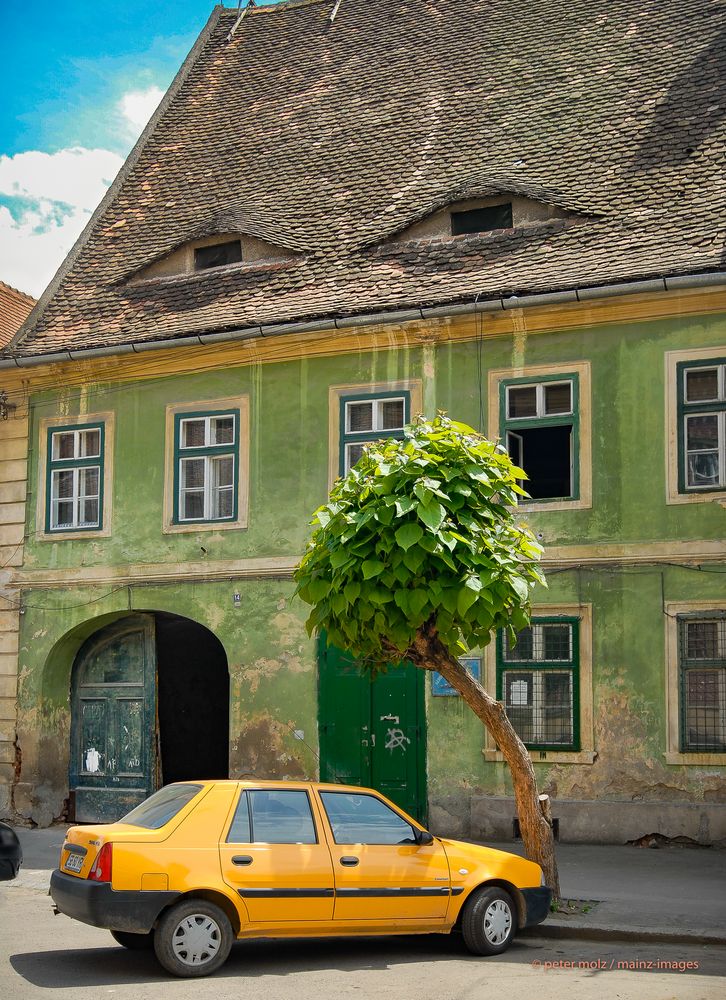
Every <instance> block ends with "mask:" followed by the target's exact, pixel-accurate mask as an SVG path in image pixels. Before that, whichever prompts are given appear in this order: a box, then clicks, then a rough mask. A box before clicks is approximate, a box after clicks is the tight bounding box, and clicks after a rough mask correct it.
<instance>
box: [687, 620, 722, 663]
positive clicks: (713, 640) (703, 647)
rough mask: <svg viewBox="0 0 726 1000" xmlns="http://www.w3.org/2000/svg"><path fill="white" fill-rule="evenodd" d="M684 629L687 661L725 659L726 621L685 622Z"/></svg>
mask: <svg viewBox="0 0 726 1000" xmlns="http://www.w3.org/2000/svg"><path fill="white" fill-rule="evenodd" d="M685 629H686V651H685V652H686V659H687V660H718V659H721V658H723V657H726V619H722V620H718V619H712V620H709V621H705V622H704V621H701V622H698V621H696V622H694V621H687V622H685ZM719 639H720V641H719Z"/></svg>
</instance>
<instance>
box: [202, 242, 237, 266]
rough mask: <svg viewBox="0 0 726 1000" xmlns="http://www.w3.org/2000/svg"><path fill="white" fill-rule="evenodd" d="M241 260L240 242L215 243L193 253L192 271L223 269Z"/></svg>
mask: <svg viewBox="0 0 726 1000" xmlns="http://www.w3.org/2000/svg"><path fill="white" fill-rule="evenodd" d="M240 260H242V242H241V240H231V241H230V242H228V243H215V244H213V245H212V246H208V247H198V248H197V249H196V250H195V251H194V270H195V271H203V270H204V269H205V268H207V267H223V266H224V265H225V264H236V263H237V262H238V261H240Z"/></svg>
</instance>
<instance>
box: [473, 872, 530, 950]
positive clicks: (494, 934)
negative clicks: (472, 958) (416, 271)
mask: <svg viewBox="0 0 726 1000" xmlns="http://www.w3.org/2000/svg"><path fill="white" fill-rule="evenodd" d="M516 931H517V909H516V907H515V905H514V900H513V899H512V897H511V896H510V895H509V893H508V892H507V891H506V889H501V888H500V887H499V886H490V887H488V888H487V887H484V888H482V889H478V890H477V891H476V892H474V893H472V895H471V896H470V897H469V899H468V900H467V902H466V906H465V907H464V912H463V914H462V917H461V933H462V936H463V938H464V944H465V945H466V947H467V948H468V949H469V951H471V952H473V953H474V954H475V955H499V954H501V953H502V952H503V951H506V949H507V948H508V947H509V945H510V943H511V941H512V938H513V937H514V935H515V933H516Z"/></svg>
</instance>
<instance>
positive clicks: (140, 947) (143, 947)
mask: <svg viewBox="0 0 726 1000" xmlns="http://www.w3.org/2000/svg"><path fill="white" fill-rule="evenodd" d="M111 937H112V938H113V939H114V941H116V942H118V944H120V945H121V946H122V947H124V948H128V949H129V950H130V951H149V950H150V949H151V948H153V947H154V932H153V931H149V933H148V934H132V933H131V931H111Z"/></svg>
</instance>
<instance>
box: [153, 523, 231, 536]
mask: <svg viewBox="0 0 726 1000" xmlns="http://www.w3.org/2000/svg"><path fill="white" fill-rule="evenodd" d="M230 528H236V529H237V530H240V529H242V530H244V529H246V528H247V521H241V520H237V521H186V522H184V523H183V524H165V525H164V529H163V531H164V534H165V535H175V534H187V535H189V534H194V533H195V532H197V531H229V530H230Z"/></svg>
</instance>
